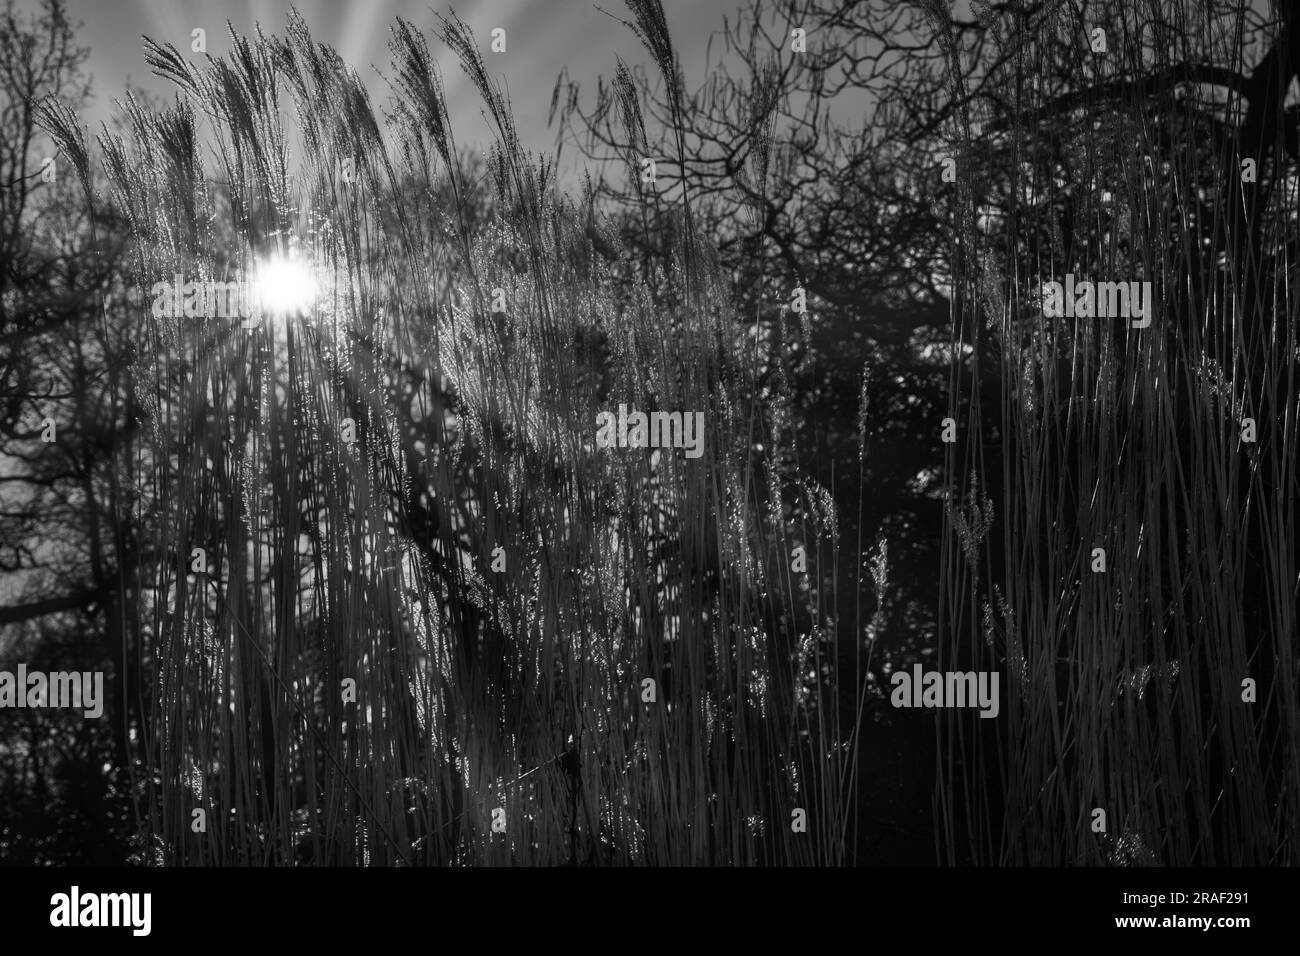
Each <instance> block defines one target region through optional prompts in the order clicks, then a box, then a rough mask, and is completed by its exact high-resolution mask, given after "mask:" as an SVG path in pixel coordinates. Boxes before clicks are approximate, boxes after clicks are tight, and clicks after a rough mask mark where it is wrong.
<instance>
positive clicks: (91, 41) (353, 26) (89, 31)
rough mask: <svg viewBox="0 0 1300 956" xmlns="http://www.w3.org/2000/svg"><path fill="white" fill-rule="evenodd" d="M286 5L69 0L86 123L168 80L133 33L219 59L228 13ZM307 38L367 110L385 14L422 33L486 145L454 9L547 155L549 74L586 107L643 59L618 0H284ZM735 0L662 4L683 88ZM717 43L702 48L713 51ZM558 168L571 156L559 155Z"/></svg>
mask: <svg viewBox="0 0 1300 956" xmlns="http://www.w3.org/2000/svg"><path fill="white" fill-rule="evenodd" d="M294 5H295V4H293V3H290V2H288V0H224V2H223V0H69V9H70V12H71V14H72V17H73V19H74V21H75V20H80V21H82V22H83V23H84V26H83V27H82V28H81V29H80V30H78V36H79V37H80V38H81V39H80V42H81V43H82V44H84V45H86V46H88V47H89V48H90V50H91V56H90V61H89V64H88V67H89V70H90V72H91V73H92V74H93V75H94V79H95V87H94V92H95V97H96V102H95V105H94V107H93V109H92V110H91V111H90V113H89V115H87V116H86V117H85V119H86V122H87V124H88V125H89V126H90V127H91V130H92V131H94V130H96V129H98V126H99V123H100V121H101V120H105V119H108V118H109V117H110V116H111V115H112V111H113V107H112V100H113V99H114V98H117V97H120V96H121V95H122V92H123V90H124V89H125V85H126V83H127V81H128V80H129V81H130V82H131V83H132V84H134V85H135V86H137V87H143V88H145V89H147V90H151V91H153V92H156V93H158V94H162V95H165V96H167V97H168V98H170V97H171V96H172V94H173V90H172V89H171V88H170V86H169V84H167V83H164V82H163V81H161V80H159V79H158V78H156V77H154V76H153V75H152V74H151V73H150V72H149V69H148V67H147V66H146V65H145V63H144V59H143V54H142V51H141V39H140V38H141V35H142V34H145V35H148V36H150V37H152V38H153V39H155V40H158V41H159V42H171V43H173V44H175V45H176V47H177V48H178V49H179V50H181V52H182V53H184V54H185V55H187V56H191V57H192V58H193V59H195V60H201V59H202V57H201V56H200V55H198V54H190V42H191V31H192V30H194V29H195V28H196V27H202V28H203V29H205V30H206V31H207V50H208V53H210V54H212V55H214V56H219V55H223V54H225V53H228V52H229V50H230V39H229V34H228V31H227V27H226V21H227V20H229V21H230V22H231V23H232V24H233V26H234V28H235V30H236V31H237V32H239V33H241V34H252V32H253V29H254V25H255V24H257V23H260V24H261V25H262V28H263V30H264V31H265V32H266V33H268V34H269V33H272V32H275V33H279V32H282V31H283V29H284V25H285V17H286V14H287V12H288V11H289V9H290V8H291V7H292V6H294ZM36 6H37V4H36V0H20V2H19V7H20V8H27V9H33V8H35V7H36ZM296 6H297V8H298V10H299V11H300V12H301V13H302V15H303V17H304V19H305V20H306V21H307V24H308V26H309V27H310V29H311V31H312V35H313V36H314V37H315V38H316V39H317V40H319V41H321V42H324V43H327V44H329V45H330V46H333V47H334V48H335V49H337V50H338V51H339V53H340V54H341V55H342V57H343V59H344V60H345V61H347V62H348V63H351V64H352V65H354V66H355V67H356V68H357V69H358V71H359V72H360V74H361V76H362V77H363V78H364V79H366V81H367V82H368V83H370V87H371V91H372V93H373V94H374V96H375V98H376V103H377V105H380V104H383V103H384V102H385V100H386V98H387V96H388V88H387V86H386V85H385V84H384V83H383V82H382V81H381V80H380V79H379V77H378V74H377V73H376V71H375V69H374V67H379V68H380V69H382V70H384V71H385V72H388V62H389V53H388V47H387V44H388V39H389V36H390V27H391V24H392V22H393V18H394V17H395V16H401V17H403V18H405V19H407V20H410V21H411V22H413V23H415V24H416V25H417V26H420V27H421V28H423V29H424V30H425V32H426V35H429V36H430V49H431V50H432V51H433V53H434V55H435V57H437V59H438V61H439V65H440V66H441V67H442V70H443V75H444V77H445V78H446V81H447V84H448V97H447V98H448V106H449V109H450V111H451V118H452V122H453V131H454V134H455V136H456V140H457V143H458V144H460V145H469V144H471V143H475V142H479V143H484V142H488V141H490V136H491V134H490V131H489V128H488V126H487V124H486V121H485V120H483V118H482V116H481V106H480V101H479V98H478V96H477V94H476V93H475V92H474V91H473V89H472V88H471V87H470V85H469V82H468V80H467V79H466V77H465V75H464V74H463V73H462V72H461V70H460V68H459V66H458V65H457V64H456V61H455V60H454V58H453V57H452V56H451V54H450V53H449V52H448V51H447V50H446V48H445V47H444V46H443V45H442V44H441V42H439V41H436V40H434V39H433V38H432V29H433V27H434V25H435V20H434V17H433V11H435V10H436V11H438V12H441V13H443V14H446V13H448V12H450V11H451V10H452V9H454V10H455V11H456V12H457V13H458V14H459V15H460V16H461V18H462V19H464V20H465V21H466V22H467V23H468V24H469V25H470V27H472V28H473V30H474V33H475V36H477V37H478V38H479V40H480V46H481V49H483V50H484V54H485V60H486V63H487V66H488V69H489V70H490V71H492V72H493V73H494V74H495V76H496V77H497V78H498V79H499V80H500V81H502V82H503V85H504V87H505V88H506V89H507V90H508V92H509V95H510V99H511V101H512V103H513V105H514V112H515V118H516V123H517V125H518V129H519V135H520V138H521V140H522V141H523V143H524V145H525V146H526V147H527V148H529V149H534V150H545V151H550V150H551V148H552V147H553V145H554V141H555V131H554V130H548V128H547V125H546V121H547V113H548V111H549V109H550V100H551V92H552V89H553V87H554V85H555V79H556V76H557V75H558V74H559V72H560V71H561V70H562V69H565V68H567V69H568V72H569V74H570V76H571V77H572V78H573V79H575V80H577V81H579V82H580V83H581V84H582V87H583V98H582V102H583V104H584V106H587V107H589V106H590V105H591V103H593V102H594V94H595V84H596V78H597V77H598V76H601V75H604V76H605V77H607V78H608V77H610V76H612V75H613V71H614V68H615V65H616V62H617V61H616V59H615V58H616V57H618V56H621V57H622V58H623V59H624V60H625V61H627V62H628V63H629V64H646V65H648V57H647V54H646V53H645V51H644V48H643V47H642V46H641V44H640V41H638V40H637V39H636V37H635V36H634V35H633V34H632V32H631V31H630V30H629V29H628V28H627V27H625V26H624V25H623V24H621V23H619V22H617V21H616V20H615V19H613V18H612V17H611V16H610V15H609V14H613V15H614V16H617V17H619V18H622V19H631V14H630V12H629V11H628V9H627V6H626V4H625V3H624V2H623V0H600V7H601V8H602V9H603V10H606V11H608V14H607V13H603V12H601V9H597V6H596V4H594V3H592V2H591V0H470V2H464V0H462V2H458V3H455V4H449V3H447V2H445V0H433V2H432V3H430V2H429V0H355V2H350V0H299V2H298V3H297V4H296ZM738 7H739V0H665V3H664V8H665V11H666V13H667V16H668V24H669V29H670V32H671V34H672V39H673V42H674V43H675V45H676V46H677V50H678V55H679V57H680V59H681V62H682V67H683V69H684V71H685V73H686V82H687V86H688V87H694V86H696V85H698V84H699V83H700V82H702V80H703V79H704V71H705V62H706V60H705V51H706V45H707V43H708V40H709V35H710V34H711V33H713V32H714V31H717V30H719V29H721V27H722V22H723V17H724V16H727V17H732V18H733V19H734V14H735V12H736V10H737V9H738ZM494 27H504V28H505V30H506V31H507V51H506V52H505V53H504V54H497V55H491V54H489V53H488V47H489V43H490V35H491V31H492V29H493V28H494ZM717 50H718V45H717V44H715V47H714V57H715V59H716V56H717ZM568 152H571V151H566V155H565V157H564V158H565V163H564V165H565V166H566V167H571V166H572V164H573V162H575V161H576V159H577V157H575V156H570V155H568Z"/></svg>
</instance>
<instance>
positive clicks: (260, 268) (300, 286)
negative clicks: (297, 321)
mask: <svg viewBox="0 0 1300 956" xmlns="http://www.w3.org/2000/svg"><path fill="white" fill-rule="evenodd" d="M319 295H320V286H319V284H318V283H317V281H316V276H315V275H314V274H313V273H312V268H311V266H310V265H308V264H307V263H306V262H303V261H302V260H300V259H291V258H287V257H285V256H281V255H275V256H272V257H271V258H270V259H267V260H265V261H263V262H261V263H259V264H258V265H257V267H256V268H255V269H254V271H253V298H254V301H255V302H256V303H257V305H258V306H260V307H261V310H262V313H263V314H264V315H267V316H270V317H272V318H285V317H288V316H293V315H297V314H299V313H303V312H308V311H310V310H311V307H312V306H313V305H314V304H315V302H316V299H317V297H318V296H319Z"/></svg>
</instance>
